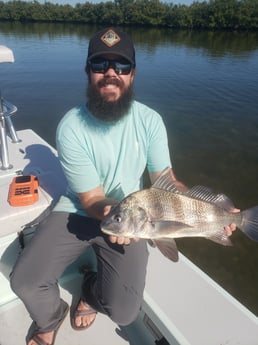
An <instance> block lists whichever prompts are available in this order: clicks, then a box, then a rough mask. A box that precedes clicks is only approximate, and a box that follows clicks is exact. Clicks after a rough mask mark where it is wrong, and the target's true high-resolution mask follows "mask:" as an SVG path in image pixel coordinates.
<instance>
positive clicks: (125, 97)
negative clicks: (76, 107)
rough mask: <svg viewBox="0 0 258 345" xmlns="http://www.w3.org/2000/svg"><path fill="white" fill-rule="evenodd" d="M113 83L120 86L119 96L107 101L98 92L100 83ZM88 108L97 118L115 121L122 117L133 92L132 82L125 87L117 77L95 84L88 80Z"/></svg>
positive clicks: (125, 112)
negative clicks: (116, 98)
mask: <svg viewBox="0 0 258 345" xmlns="http://www.w3.org/2000/svg"><path fill="white" fill-rule="evenodd" d="M104 83H105V84H112V83H113V84H115V85H117V86H118V87H120V89H121V90H122V91H121V96H120V97H119V99H118V100H115V101H107V100H106V99H105V97H103V96H102V95H101V94H100V92H99V87H101V85H102V84H104ZM87 97H88V104H87V105H88V109H89V110H90V112H91V113H92V114H93V115H94V116H95V117H96V118H98V119H100V120H103V121H106V122H116V121H118V120H120V119H121V118H123V117H124V116H125V115H126V114H127V113H128V110H129V109H130V106H131V103H132V100H133V97H134V93H133V86H132V84H131V85H130V86H129V87H128V88H127V89H125V88H124V85H123V83H122V81H120V80H117V79H112V78H110V79H103V80H101V81H100V82H99V83H98V85H97V86H94V85H92V84H91V82H90V80H89V83H88V88H87Z"/></svg>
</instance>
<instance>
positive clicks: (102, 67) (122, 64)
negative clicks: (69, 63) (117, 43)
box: [88, 60, 134, 75]
mask: <svg viewBox="0 0 258 345" xmlns="http://www.w3.org/2000/svg"><path fill="white" fill-rule="evenodd" d="M88 67H89V68H90V70H91V71H92V72H93V73H102V74H104V73H106V72H107V70H108V69H109V68H111V67H112V68H113V69H114V71H115V72H116V74H124V75H127V74H129V73H130V72H131V70H132V68H133V67H134V66H133V64H131V63H130V62H127V61H115V60H92V61H88Z"/></svg>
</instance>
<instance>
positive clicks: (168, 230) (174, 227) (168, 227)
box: [152, 220, 191, 237]
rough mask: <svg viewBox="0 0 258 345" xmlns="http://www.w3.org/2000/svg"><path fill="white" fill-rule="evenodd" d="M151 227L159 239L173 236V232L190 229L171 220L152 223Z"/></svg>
mask: <svg viewBox="0 0 258 345" xmlns="http://www.w3.org/2000/svg"><path fill="white" fill-rule="evenodd" d="M152 225H153V227H154V228H155V231H156V232H157V233H159V235H161V237H162V236H164V237H165V236H166V235H170V234H173V232H176V231H179V230H182V229H185V228H190V227H191V226H189V225H187V224H185V223H182V222H177V221H172V220H161V221H152ZM171 237H173V236H171Z"/></svg>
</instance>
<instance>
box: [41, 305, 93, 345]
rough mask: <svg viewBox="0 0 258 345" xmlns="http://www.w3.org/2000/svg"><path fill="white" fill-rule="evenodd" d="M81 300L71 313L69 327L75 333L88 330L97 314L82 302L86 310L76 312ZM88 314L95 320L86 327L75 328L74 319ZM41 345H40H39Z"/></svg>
mask: <svg viewBox="0 0 258 345" xmlns="http://www.w3.org/2000/svg"><path fill="white" fill-rule="evenodd" d="M80 302H81V300H79V302H78V304H77V306H76V308H75V311H74V313H73V316H72V317H71V326H72V328H73V329H74V330H76V331H83V330H85V329H87V328H89V327H90V326H91V325H92V324H93V322H94V321H95V318H96V315H97V312H96V310H95V309H93V308H91V307H90V306H89V305H88V304H87V303H85V302H84V304H85V306H87V309H85V310H78V306H79V304H80ZM90 314H95V318H94V319H93V320H92V322H90V323H89V324H88V325H86V326H84V325H81V326H76V324H75V319H76V318H77V317H79V316H85V315H90ZM39 345H41V344H39Z"/></svg>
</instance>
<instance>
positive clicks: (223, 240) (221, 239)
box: [207, 231, 232, 246]
mask: <svg viewBox="0 0 258 345" xmlns="http://www.w3.org/2000/svg"><path fill="white" fill-rule="evenodd" d="M207 239H209V240H211V241H213V242H216V243H218V244H222V245H223V246H232V242H231V240H230V238H229V237H228V236H227V234H226V233H225V232H224V231H223V233H221V232H219V233H217V234H214V235H212V236H208V237H207Z"/></svg>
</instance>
